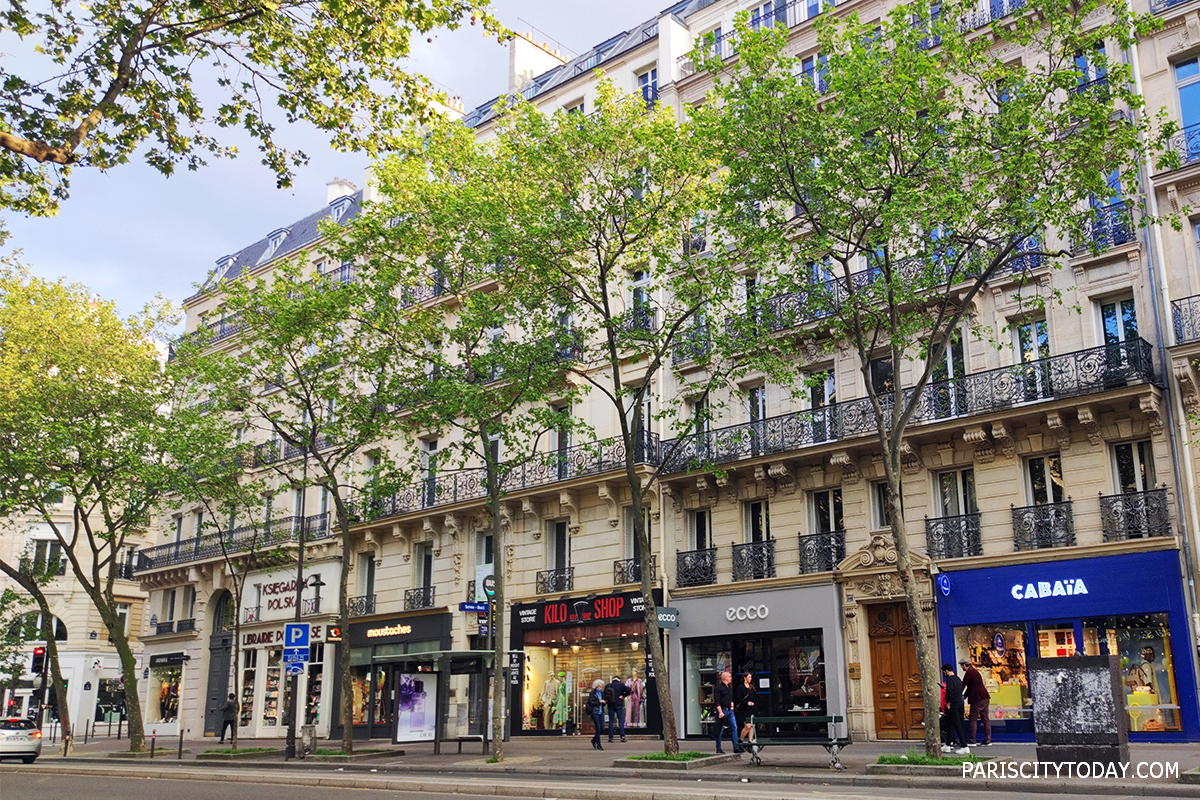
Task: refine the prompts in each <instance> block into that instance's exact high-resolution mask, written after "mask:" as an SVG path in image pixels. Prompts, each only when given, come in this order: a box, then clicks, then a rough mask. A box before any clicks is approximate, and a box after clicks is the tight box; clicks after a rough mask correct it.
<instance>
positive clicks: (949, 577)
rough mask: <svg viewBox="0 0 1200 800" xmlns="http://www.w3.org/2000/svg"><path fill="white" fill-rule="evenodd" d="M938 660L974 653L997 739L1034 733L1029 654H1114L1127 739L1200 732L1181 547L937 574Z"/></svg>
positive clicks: (1199, 734)
mask: <svg viewBox="0 0 1200 800" xmlns="http://www.w3.org/2000/svg"><path fill="white" fill-rule="evenodd" d="M938 624H939V627H940V633H941V642H942V661H943V662H955V663H957V662H958V661H959V660H960V659H964V658H965V659H968V660H970V661H971V663H973V664H974V665H975V666H976V667H977V668H978V669H979V671H980V673H982V675H983V678H984V683H985V684H986V685H987V688H988V691H989V692H990V693H991V707H990V713H991V717H992V732H993V736H994V737H996V738H998V739H1004V738H1013V739H1028V738H1032V735H1033V731H1034V720H1033V715H1032V711H1031V702H1030V699H1029V681H1028V675H1027V673H1026V667H1025V665H1026V659H1027V658H1031V657H1041V658H1053V657H1068V656H1073V655H1075V654H1076V653H1081V654H1083V655H1115V656H1117V657H1118V659H1119V661H1120V667H1121V674H1122V683H1123V685H1124V687H1125V704H1126V710H1127V712H1128V714H1129V731H1130V734H1129V736H1130V739H1131V740H1134V741H1137V740H1141V741H1181V740H1188V741H1193V740H1195V739H1197V738H1200V724H1198V721H1197V708H1196V686H1195V680H1194V677H1193V674H1194V673H1193V666H1192V645H1191V641H1192V640H1191V636H1190V634H1189V631H1188V614H1187V608H1186V605H1185V603H1184V597H1183V586H1182V582H1181V580H1180V571H1179V554H1178V553H1177V552H1176V551H1174V550H1163V551H1157V552H1153V553H1135V554H1130V555H1120V556H1106V557H1102V558H1086V559H1076V560H1071V561H1051V562H1047V563H1043V564H1026V565H1019V566H1010V567H993V568H989V569H980V570H963V571H961V572H949V573H944V574H943V575H940V576H938Z"/></svg>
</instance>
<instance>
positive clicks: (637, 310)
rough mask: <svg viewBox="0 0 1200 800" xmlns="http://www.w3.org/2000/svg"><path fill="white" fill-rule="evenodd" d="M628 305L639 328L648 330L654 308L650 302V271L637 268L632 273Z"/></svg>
mask: <svg viewBox="0 0 1200 800" xmlns="http://www.w3.org/2000/svg"><path fill="white" fill-rule="evenodd" d="M629 300H630V303H629V305H630V307H631V308H632V309H633V313H634V315H635V319H636V324H637V327H638V329H639V330H649V329H650V328H651V327H652V326H651V325H650V320H651V319H653V314H654V310H653V309H652V308H651V304H650V271H649V270H644V269H639V270H636V271H634V273H633V285H632V287H631V288H630V292H629Z"/></svg>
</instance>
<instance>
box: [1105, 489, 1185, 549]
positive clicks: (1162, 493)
mask: <svg viewBox="0 0 1200 800" xmlns="http://www.w3.org/2000/svg"><path fill="white" fill-rule="evenodd" d="M1100 527H1101V530H1103V531H1104V541H1106V542H1119V541H1125V540H1126V539H1146V538H1149V537H1151V536H1170V535H1171V517H1170V514H1169V513H1168V511H1167V490H1166V489H1151V490H1150V491H1148V492H1128V493H1126V494H1114V495H1109V496H1107V497H1105V496H1101V497H1100Z"/></svg>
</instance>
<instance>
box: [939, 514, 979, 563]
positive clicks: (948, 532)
mask: <svg viewBox="0 0 1200 800" xmlns="http://www.w3.org/2000/svg"><path fill="white" fill-rule="evenodd" d="M925 546H926V547H927V548H928V549H929V557H930V558H932V559H941V558H963V557H964V556H981V555H983V538H982V535H981V534H980V531H979V514H978V513H975V514H963V515H962V516H959V517H936V518H934V519H930V518H929V517H926V518H925Z"/></svg>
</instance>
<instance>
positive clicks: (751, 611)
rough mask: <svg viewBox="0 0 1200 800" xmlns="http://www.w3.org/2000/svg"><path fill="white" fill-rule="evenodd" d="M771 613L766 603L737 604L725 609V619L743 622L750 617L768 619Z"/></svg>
mask: <svg viewBox="0 0 1200 800" xmlns="http://www.w3.org/2000/svg"><path fill="white" fill-rule="evenodd" d="M769 613H771V610H770V609H769V608H767V607H766V606H765V605H760V606H737V607H732V608H727V609H725V619H727V620H729V621H730V622H733V621H734V620H737V621H739V622H741V621H744V620H748V619H766V618H767V614H769Z"/></svg>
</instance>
